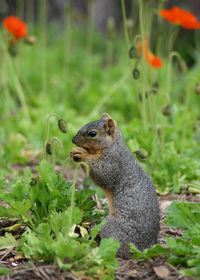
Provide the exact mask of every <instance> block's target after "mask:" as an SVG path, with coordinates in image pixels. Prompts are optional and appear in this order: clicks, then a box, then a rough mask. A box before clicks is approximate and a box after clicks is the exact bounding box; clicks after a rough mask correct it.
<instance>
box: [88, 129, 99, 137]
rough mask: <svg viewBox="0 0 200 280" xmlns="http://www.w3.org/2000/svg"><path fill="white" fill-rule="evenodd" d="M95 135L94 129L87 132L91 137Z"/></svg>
mask: <svg viewBox="0 0 200 280" xmlns="http://www.w3.org/2000/svg"><path fill="white" fill-rule="evenodd" d="M96 135H97V132H96V131H94V130H91V131H90V132H89V133H88V136H91V137H95V136H96Z"/></svg>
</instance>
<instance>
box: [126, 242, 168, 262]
mask: <svg viewBox="0 0 200 280" xmlns="http://www.w3.org/2000/svg"><path fill="white" fill-rule="evenodd" d="M130 251H131V253H133V255H132V258H133V259H140V260H148V259H150V258H153V257H157V256H160V255H168V254H169V252H170V251H169V249H168V248H164V247H162V246H161V245H160V244H156V245H154V246H153V247H152V248H147V249H145V250H144V251H143V252H141V251H140V250H138V249H137V248H136V247H135V246H134V245H133V244H130Z"/></svg>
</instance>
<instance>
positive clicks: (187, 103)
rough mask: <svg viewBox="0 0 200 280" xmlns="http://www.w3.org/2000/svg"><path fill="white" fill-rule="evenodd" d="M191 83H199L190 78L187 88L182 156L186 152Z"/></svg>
mask: <svg viewBox="0 0 200 280" xmlns="http://www.w3.org/2000/svg"><path fill="white" fill-rule="evenodd" d="M191 82H194V83H197V80H196V79H195V78H193V77H192V78H190V79H189V82H188V86H187V88H186V97H185V108H184V112H185V114H184V116H185V120H184V125H183V130H182V139H181V151H180V152H181V154H183V150H184V144H185V138H186V131H187V128H188V108H189V103H190V95H191V94H190V92H191V91H190V84H191Z"/></svg>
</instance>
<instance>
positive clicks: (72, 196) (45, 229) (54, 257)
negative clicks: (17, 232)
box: [0, 161, 119, 279]
mask: <svg viewBox="0 0 200 280" xmlns="http://www.w3.org/2000/svg"><path fill="white" fill-rule="evenodd" d="M77 169H78V166H77V167H76V171H77ZM37 170H38V177H37V178H32V174H31V172H30V170H29V169H28V168H25V169H24V178H23V179H21V178H17V179H14V180H13V181H12V182H7V181H6V178H5V174H4V173H3V172H2V173H1V176H0V199H1V200H2V201H4V202H5V203H6V204H7V205H8V206H4V205H0V216H2V217H4V218H5V219H7V218H17V223H18V224H17V225H15V227H16V228H17V226H20V225H25V226H26V230H25V232H24V233H23V234H22V236H20V238H19V240H18V241H16V239H15V238H14V237H13V236H12V234H11V233H6V234H5V236H4V237H1V238H0V247H1V249H4V248H13V247H15V246H17V249H18V251H19V252H20V253H23V254H24V255H25V257H26V258H28V259H33V260H38V261H45V262H48V263H53V262H55V261H57V263H58V265H59V267H60V268H64V269H73V270H74V271H79V272H80V271H84V273H85V274H87V275H93V276H94V277H96V278H97V279H98V278H99V279H113V274H114V270H115V269H116V268H117V266H118V264H117V261H116V252H117V250H118V248H119V242H118V241H116V240H113V239H103V240H101V243H100V246H98V244H97V243H96V241H95V237H96V235H97V234H98V232H99V230H100V229H101V227H102V225H103V222H101V220H102V216H101V215H100V214H98V213H97V212H96V211H95V210H94V206H95V205H96V202H94V201H91V196H92V195H93V194H94V191H93V190H89V189H87V190H79V191H77V190H75V178H74V180H73V183H72V184H71V183H69V182H66V181H65V180H64V179H63V178H62V177H61V176H60V175H59V174H57V173H56V172H55V170H54V168H53V167H52V166H51V165H50V164H49V163H48V162H47V161H42V162H41V163H40V165H39V166H37ZM85 221H87V222H88V221H89V222H95V221H98V222H100V223H99V224H98V225H96V226H94V227H93V228H92V230H91V233H90V235H89V233H88V229H87V228H85V227H84V225H85V223H84V222H85ZM10 229H11V228H9V230H10ZM77 230H78V231H77ZM77 232H79V233H77ZM77 273H78V272H77Z"/></svg>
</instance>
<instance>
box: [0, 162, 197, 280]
mask: <svg viewBox="0 0 200 280" xmlns="http://www.w3.org/2000/svg"><path fill="white" fill-rule="evenodd" d="M14 168H16V167H14ZM16 169H18V170H20V168H19V166H17V168H16ZM58 169H59V168H58ZM58 171H59V170H58ZM33 172H34V171H33ZM68 175H69V172H68ZM79 175H80V176H79V180H78V184H81V181H82V173H80V174H79ZM67 177H68V176H67ZM69 177H70V178H69ZM69 177H68V180H69V179H71V178H72V177H73V175H72V174H70V176H69ZM175 199H178V200H181V201H184V202H200V196H199V195H198V194H196V195H195V194H188V195H187V194H179V195H178V194H168V195H165V196H159V202H160V212H161V220H160V234H159V243H160V244H162V245H164V246H166V243H165V237H166V236H172V237H174V238H178V237H181V235H182V229H174V228H171V227H169V226H166V225H165V224H164V223H163V221H164V219H165V212H166V210H167V208H168V206H169V205H170V203H171V202H172V201H173V200H175ZM6 226H8V225H7V224H5V221H4V222H2V221H0V234H1V232H2V231H3V228H4V227H6ZM166 260H167V256H161V257H156V258H153V259H150V260H148V261H136V260H122V259H118V262H119V268H118V270H117V271H116V272H115V280H121V279H123V280H131V279H137V280H157V279H167V280H181V279H184V280H186V279H195V278H191V277H184V276H182V275H180V274H179V273H178V269H179V268H178V267H174V266H172V265H171V264H169V263H167V261H166ZM0 265H1V266H4V267H7V268H10V269H12V273H11V274H8V275H4V276H0V279H2V280H9V279H14V280H30V279H31V280H36V279H40V280H64V279H67V280H87V279H91V278H88V277H87V276H78V275H76V274H74V273H72V272H68V271H61V270H59V268H58V266H57V265H56V264H53V265H49V264H44V263H39V264H38V263H31V264H29V265H28V263H27V260H25V259H24V257H23V256H20V255H18V254H17V252H16V250H15V249H14V250H9V249H7V250H2V251H0Z"/></svg>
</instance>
